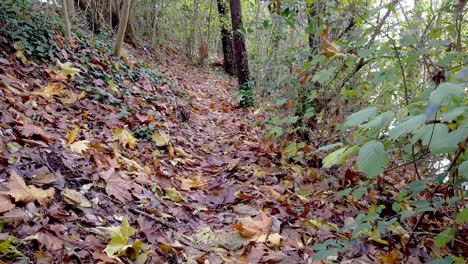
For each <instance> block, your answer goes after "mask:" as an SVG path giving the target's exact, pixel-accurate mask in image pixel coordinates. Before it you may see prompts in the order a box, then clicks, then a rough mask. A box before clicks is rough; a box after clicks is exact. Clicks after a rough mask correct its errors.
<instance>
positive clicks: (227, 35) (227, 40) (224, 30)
mask: <svg viewBox="0 0 468 264" xmlns="http://www.w3.org/2000/svg"><path fill="white" fill-rule="evenodd" d="M217 2H218V12H219V19H220V21H221V44H222V45H223V56H224V71H225V72H226V73H227V74H229V75H233V76H234V75H236V61H235V59H234V57H233V54H232V39H231V31H230V30H229V28H228V27H227V25H226V18H227V13H226V6H225V4H224V0H217Z"/></svg>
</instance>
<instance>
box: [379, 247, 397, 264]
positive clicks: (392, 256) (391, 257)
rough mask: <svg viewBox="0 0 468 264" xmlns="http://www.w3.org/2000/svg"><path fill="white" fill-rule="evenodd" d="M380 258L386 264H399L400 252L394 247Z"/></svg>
mask: <svg viewBox="0 0 468 264" xmlns="http://www.w3.org/2000/svg"><path fill="white" fill-rule="evenodd" d="M380 259H381V260H382V262H383V263H385V264H397V263H399V262H398V252H397V251H396V250H395V249H394V250H392V252H390V253H388V255H381V256H380Z"/></svg>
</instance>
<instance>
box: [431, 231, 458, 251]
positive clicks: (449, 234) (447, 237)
mask: <svg viewBox="0 0 468 264" xmlns="http://www.w3.org/2000/svg"><path fill="white" fill-rule="evenodd" d="M453 235H454V233H453V229H451V228H447V229H445V230H444V231H443V232H442V233H440V234H439V235H437V237H436V239H435V244H436V246H438V247H440V248H444V247H445V246H447V244H448V243H450V241H452V239H453Z"/></svg>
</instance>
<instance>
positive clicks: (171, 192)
mask: <svg viewBox="0 0 468 264" xmlns="http://www.w3.org/2000/svg"><path fill="white" fill-rule="evenodd" d="M164 193H165V194H166V197H167V198H169V200H171V201H173V202H175V203H180V202H182V201H183V200H184V198H183V197H182V194H180V192H178V191H177V190H176V189H174V188H165V189H164Z"/></svg>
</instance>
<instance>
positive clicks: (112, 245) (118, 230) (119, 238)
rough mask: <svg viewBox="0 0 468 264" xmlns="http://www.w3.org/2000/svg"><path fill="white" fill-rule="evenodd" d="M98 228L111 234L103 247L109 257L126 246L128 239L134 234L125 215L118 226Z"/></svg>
mask: <svg viewBox="0 0 468 264" xmlns="http://www.w3.org/2000/svg"><path fill="white" fill-rule="evenodd" d="M100 229H102V230H105V231H107V232H108V233H109V234H110V235H111V240H110V241H109V244H107V246H106V248H105V249H104V252H106V254H107V255H108V256H109V257H114V256H116V255H117V254H118V253H120V252H122V251H123V250H125V249H126V248H128V247H129V245H128V240H129V239H130V237H131V236H133V235H134V234H135V230H134V229H133V228H132V227H131V226H130V224H129V223H128V220H127V217H126V216H124V217H123V219H122V224H121V225H120V226H112V227H101V228H100Z"/></svg>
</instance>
